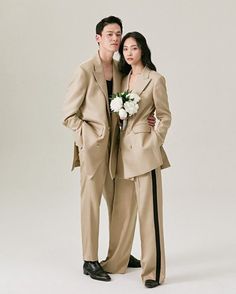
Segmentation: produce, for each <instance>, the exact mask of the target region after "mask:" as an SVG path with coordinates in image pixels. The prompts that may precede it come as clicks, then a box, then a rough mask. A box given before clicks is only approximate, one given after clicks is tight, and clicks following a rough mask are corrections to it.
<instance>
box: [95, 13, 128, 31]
mask: <svg viewBox="0 0 236 294" xmlns="http://www.w3.org/2000/svg"><path fill="white" fill-rule="evenodd" d="M113 23H116V24H118V25H119V26H120V30H121V33H122V31H123V26H122V21H121V20H120V19H119V18H118V17H116V16H108V17H105V18H103V19H102V20H101V21H99V23H98V24H97V25H96V34H97V35H101V34H102V31H103V29H104V27H105V26H107V25H109V24H113Z"/></svg>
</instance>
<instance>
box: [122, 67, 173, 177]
mask: <svg viewBox="0 0 236 294" xmlns="http://www.w3.org/2000/svg"><path fill="white" fill-rule="evenodd" d="M129 77H130V74H129V75H128V76H126V77H125V78H124V80H123V81H122V86H121V87H122V90H127V89H128V80H129ZM132 91H133V92H134V93H136V94H138V95H139V96H140V98H141V100H140V102H139V110H138V112H137V113H136V114H135V115H133V116H131V117H129V118H128V123H127V126H126V129H125V131H121V134H120V148H119V155H118V161H117V176H118V177H120V178H132V177H135V176H138V175H141V174H144V173H146V172H148V171H151V170H153V169H155V168H158V167H161V168H166V167H169V166H170V163H169V161H168V158H167V156H166V153H165V151H164V148H163V146H162V145H163V143H164V140H165V137H166V133H167V130H168V128H169V126H170V123H171V113H170V110H169V105H168V98H167V91H166V86H165V79H164V77H163V76H161V75H160V74H159V73H157V72H156V71H151V70H149V69H148V68H147V67H145V68H144V70H143V71H142V74H141V75H140V76H138V78H137V80H136V83H135V85H134V89H133V90H132ZM154 112H155V114H156V117H157V118H158V121H159V122H158V123H157V124H156V127H155V129H154V128H152V127H150V126H149V125H148V123H147V118H148V116H149V115H150V114H151V113H154Z"/></svg>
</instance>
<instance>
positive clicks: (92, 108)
mask: <svg viewBox="0 0 236 294" xmlns="http://www.w3.org/2000/svg"><path fill="white" fill-rule="evenodd" d="M120 84H121V76H120V74H119V71H118V67H117V61H115V60H113V92H118V91H119V90H120ZM63 124H64V125H65V126H66V127H68V128H70V129H72V130H73V131H74V135H75V136H74V159H73V165H72V170H73V169H74V168H75V167H77V166H80V164H82V162H83V164H84V167H85V170H86V172H87V175H88V176H89V177H92V176H93V175H94V174H95V172H96V170H97V168H98V166H99V165H100V164H101V162H102V161H104V160H106V155H107V151H110V142H111V139H112V138H111V137H110V131H111V128H112V127H113V126H116V125H117V117H116V116H115V115H114V114H112V115H111V113H110V107H109V100H108V93H107V85H106V81H105V77H104V72H103V66H102V63H101V59H100V56H99V53H98V54H96V56H94V57H93V58H92V59H90V60H88V61H87V62H84V63H82V64H81V65H80V66H79V67H78V69H77V70H76V73H75V75H74V78H73V79H72V81H71V83H70V84H69V87H68V91H67V95H66V99H65V103H64V107H63ZM113 134H114V132H113ZM112 141H114V140H112ZM113 149H114V148H111V150H113ZM110 156H114V155H112V154H110ZM109 162H110V166H109V169H110V173H111V175H112V177H114V173H115V167H114V166H113V165H112V163H113V160H110V161H109Z"/></svg>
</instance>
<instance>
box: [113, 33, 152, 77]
mask: <svg viewBox="0 0 236 294" xmlns="http://www.w3.org/2000/svg"><path fill="white" fill-rule="evenodd" d="M128 38H134V39H135V41H136V42H137V45H138V47H139V48H140V49H141V51H142V63H143V65H144V66H147V67H148V68H149V69H151V70H155V71H156V67H155V65H154V64H153V63H152V60H151V51H150V49H149V47H148V45H147V41H146V39H145V37H144V36H143V35H142V34H140V33H139V32H130V33H127V34H126V35H125V36H124V37H123V38H122V41H121V44H120V48H119V53H120V61H119V65H118V66H119V70H120V72H121V73H122V74H123V75H127V74H128V73H129V72H130V70H131V65H129V64H128V63H127V62H126V61H125V58H124V55H123V48H124V43H125V41H126V40H127V39H128Z"/></svg>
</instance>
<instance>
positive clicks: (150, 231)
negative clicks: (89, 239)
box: [102, 168, 165, 284]
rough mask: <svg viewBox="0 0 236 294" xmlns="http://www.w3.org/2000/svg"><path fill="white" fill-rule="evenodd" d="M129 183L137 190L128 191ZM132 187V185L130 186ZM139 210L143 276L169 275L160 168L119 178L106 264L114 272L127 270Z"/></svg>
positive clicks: (104, 264)
mask: <svg viewBox="0 0 236 294" xmlns="http://www.w3.org/2000/svg"><path fill="white" fill-rule="evenodd" d="M127 185H131V186H133V190H134V193H130V194H127V193H125V191H126V187H127ZM129 189H130V188H129ZM137 210H138V217H139V224H140V237H141V267H142V274H141V277H142V280H143V281H145V280H148V279H151V280H156V281H158V282H159V283H160V284H161V283H163V282H164V279H165V251H164V235H163V202H162V181H161V170H160V168H157V169H155V170H152V171H151V172H148V173H146V174H143V175H140V176H137V177H135V178H134V179H133V181H131V180H119V179H117V180H116V188H115V197H114V204H113V213H112V221H111V237H110V238H111V239H110V250H109V257H108V259H107V260H106V261H105V262H104V263H103V264H102V266H103V268H104V269H105V270H106V271H108V272H111V273H125V271H126V269H127V265H128V261H129V257H130V252H131V247H132V241H133V236H134V230H135V221H134V220H135V218H134V214H135V213H136V212H137Z"/></svg>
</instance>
